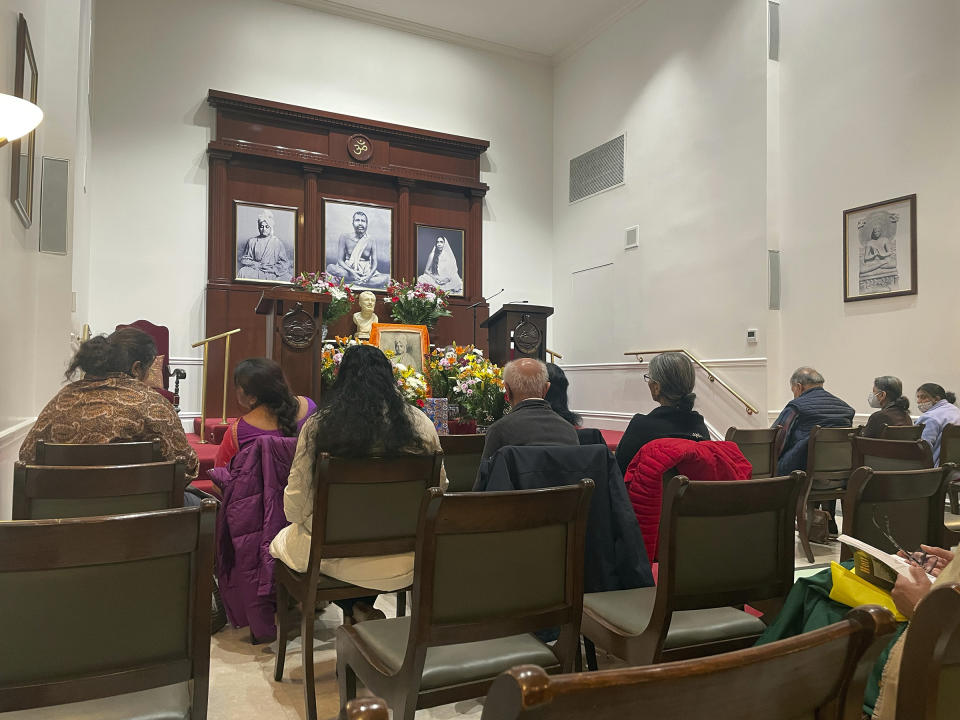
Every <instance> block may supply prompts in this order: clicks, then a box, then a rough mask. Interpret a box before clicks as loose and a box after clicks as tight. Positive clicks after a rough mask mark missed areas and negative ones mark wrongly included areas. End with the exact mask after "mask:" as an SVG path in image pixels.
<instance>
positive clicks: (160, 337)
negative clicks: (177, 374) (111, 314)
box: [116, 320, 170, 390]
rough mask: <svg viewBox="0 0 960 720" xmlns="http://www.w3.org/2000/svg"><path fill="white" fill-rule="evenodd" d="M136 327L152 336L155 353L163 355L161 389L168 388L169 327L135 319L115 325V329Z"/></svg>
mask: <svg viewBox="0 0 960 720" xmlns="http://www.w3.org/2000/svg"><path fill="white" fill-rule="evenodd" d="M127 327H132V328H137V330H143V332H145V333H146V334H147V335H149V336H150V337H152V338H153V344H154V345H156V346H157V355H163V367H162V369H161V373H160V374H161V375H162V376H163V389H164V390H169V389H170V377H169V376H170V329H169V328H167V326H166V325H154V324H153V323H152V322H150V321H149V320H137V321H135V322H132V323H130V324H128V325H117V327H116V329H117V330H120V329H121V328H127Z"/></svg>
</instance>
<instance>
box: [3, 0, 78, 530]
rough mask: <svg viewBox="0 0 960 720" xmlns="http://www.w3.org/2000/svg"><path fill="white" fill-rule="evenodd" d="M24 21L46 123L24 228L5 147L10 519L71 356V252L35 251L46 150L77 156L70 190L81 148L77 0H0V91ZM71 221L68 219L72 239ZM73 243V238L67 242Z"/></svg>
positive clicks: (10, 74)
mask: <svg viewBox="0 0 960 720" xmlns="http://www.w3.org/2000/svg"><path fill="white" fill-rule="evenodd" d="M19 12H22V13H23V14H24V16H25V17H26V19H27V24H28V28H29V31H30V39H31V41H32V44H33V50H34V55H35V56H36V61H37V69H38V73H39V80H38V83H37V94H38V98H37V100H38V103H39V105H40V107H41V108H42V109H43V111H44V120H43V123H42V124H41V125H40V127H39V129H38V131H37V146H36V153H37V155H36V174H35V178H34V210H33V213H34V214H33V223H32V225H31V226H30V228H29V229H27V228H24V227H23V225H22V223H21V222H20V218H19V216H18V215H17V213H16V211H15V210H14V209H13V205H12V204H11V203H10V201H9V197H10V162H11V157H12V150H13V148H12V147H11V146H10V145H7V146H5V147H3V148H0V257H2V258H3V264H4V278H3V282H2V283H0V308H2V310H0V317H2V318H3V322H2V324H0V332H2V333H3V342H2V344H0V378H2V382H0V520H2V519H6V518H9V517H10V488H11V482H12V472H13V470H12V465H13V462H14V459H15V457H16V454H17V452H16V451H17V450H18V448H19V444H20V441H21V440H22V437H23V435H24V434H25V433H26V431H27V429H29V424H27V425H26V426H24V425H23V423H22V421H23V420H24V419H26V418H32V417H35V416H36V414H37V412H38V411H39V409H40V408H41V407H42V406H43V405H44V404H45V403H46V402H47V400H49V399H50V397H51V396H52V395H53V394H54V393H55V392H56V391H57V389H58V388H59V386H60V385H61V383H62V382H63V371H64V369H65V368H66V362H67V360H68V359H69V356H70V332H71V329H72V324H71V313H70V308H71V274H72V269H73V268H72V264H73V260H72V258H71V256H70V255H69V254H68V255H66V256H62V255H50V254H44V253H40V252H38V249H37V248H38V246H39V239H38V238H39V228H40V210H39V208H40V177H41V157H42V156H44V155H47V156H50V157H56V158H66V159H68V160H70V161H71V166H70V178H69V180H70V183H71V184H70V186H69V188H68V197H70V196H72V188H73V185H72V183H73V179H74V177H73V170H74V159H75V150H76V116H77V67H78V53H79V48H78V38H79V30H78V29H79V26H80V24H81V15H82V14H83V12H84V8H83V7H82V6H81V4H80V3H76V4H74V3H62V2H58V1H57V0H19V1H18V2H13V0H0V48H3V52H2V53H0V92H5V93H12V92H13V82H14V74H15V72H14V67H15V66H14V63H15V59H16V58H15V54H16V53H15V52H14V49H15V48H16V38H17V13H19ZM70 230H71V228H70V226H69V224H68V242H69V233H70ZM68 247H69V245H68Z"/></svg>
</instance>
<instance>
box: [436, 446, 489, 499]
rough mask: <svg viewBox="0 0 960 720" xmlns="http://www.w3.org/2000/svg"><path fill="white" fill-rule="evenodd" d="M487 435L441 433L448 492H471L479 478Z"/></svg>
mask: <svg viewBox="0 0 960 720" xmlns="http://www.w3.org/2000/svg"><path fill="white" fill-rule="evenodd" d="M485 440H486V436H485V435H441V436H440V447H441V448H443V468H444V470H445V471H446V473H447V482H448V483H449V485H448V487H447V492H470V491H471V490H472V489H473V484H474V482H476V480H477V471H478V470H479V469H480V456H481V455H483V443H484V441H485Z"/></svg>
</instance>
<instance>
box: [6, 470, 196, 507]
mask: <svg viewBox="0 0 960 720" xmlns="http://www.w3.org/2000/svg"><path fill="white" fill-rule="evenodd" d="M186 482H187V481H186V467H185V465H184V461H183V460H182V459H180V460H176V461H174V460H170V461H167V462H156V463H143V464H140V465H108V466H99V465H91V466H76V465H26V464H24V463H21V462H18V463H16V465H15V466H14V470H13V519H14V520H40V519H45V518H75V517H88V516H92V515H119V514H122V513H136V512H149V511H151V510H163V509H166V508H177V507H182V506H183V488H184V486H185V485H186Z"/></svg>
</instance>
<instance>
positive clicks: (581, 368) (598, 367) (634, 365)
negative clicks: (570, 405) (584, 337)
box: [560, 357, 767, 372]
mask: <svg viewBox="0 0 960 720" xmlns="http://www.w3.org/2000/svg"><path fill="white" fill-rule="evenodd" d="M700 362H702V363H703V364H704V365H706V366H707V367H709V368H723V367H727V368H750V367H758V368H762V367H766V366H767V359H766V358H765V357H750V358H715V359H712V360H701V361H700ZM649 365H650V362H649V361H647V360H644V361H643V362H637V361H636V360H631V361H624V362H606V363H573V364H570V365H564V364H560V367H561V368H563V371H564V372H604V371H610V370H636V369H643V368H646V367H649Z"/></svg>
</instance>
